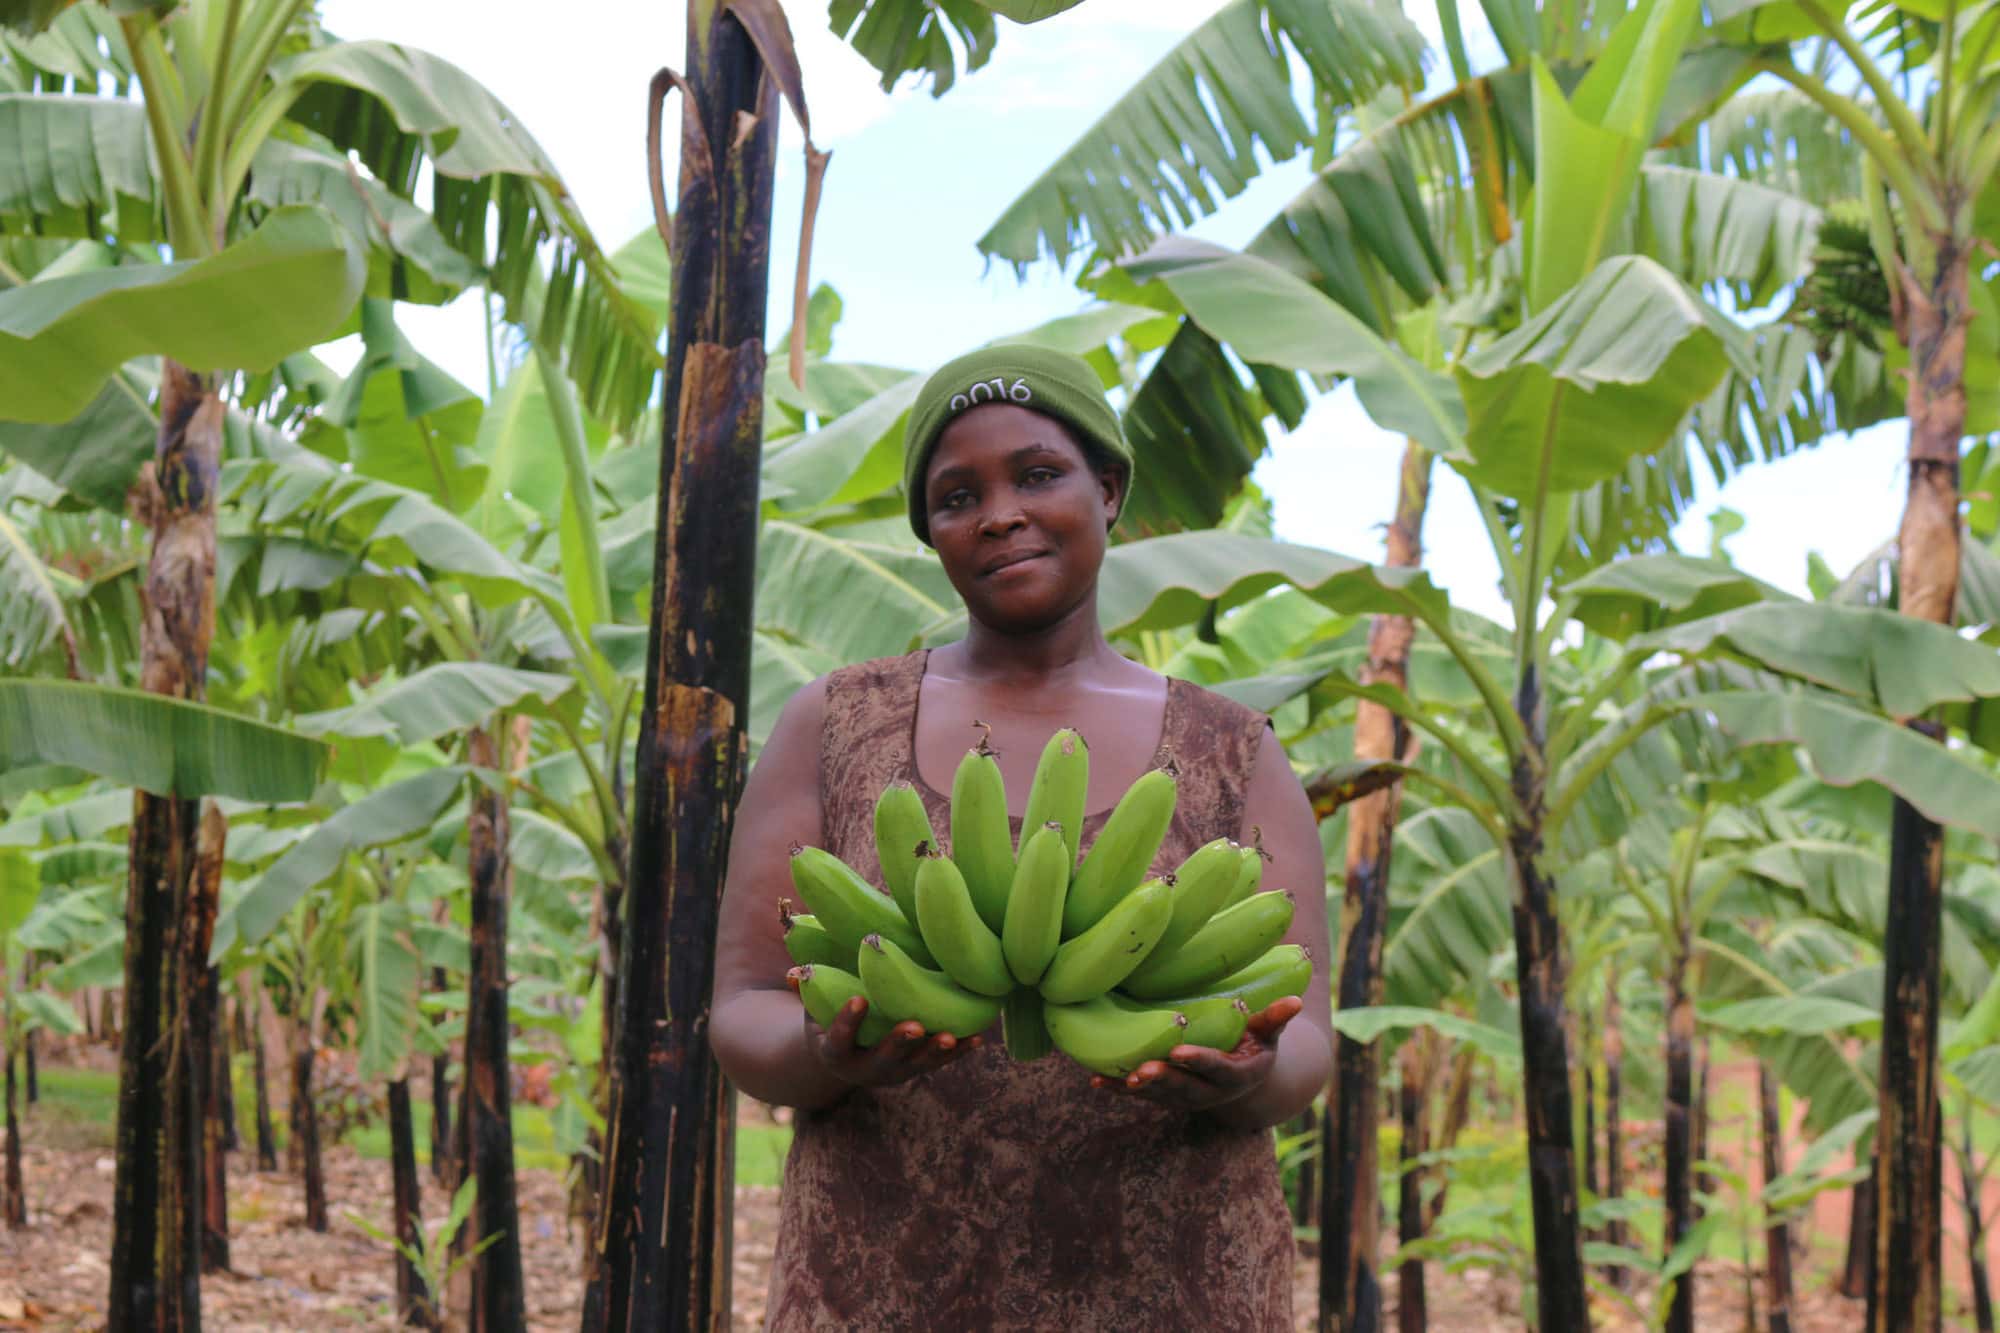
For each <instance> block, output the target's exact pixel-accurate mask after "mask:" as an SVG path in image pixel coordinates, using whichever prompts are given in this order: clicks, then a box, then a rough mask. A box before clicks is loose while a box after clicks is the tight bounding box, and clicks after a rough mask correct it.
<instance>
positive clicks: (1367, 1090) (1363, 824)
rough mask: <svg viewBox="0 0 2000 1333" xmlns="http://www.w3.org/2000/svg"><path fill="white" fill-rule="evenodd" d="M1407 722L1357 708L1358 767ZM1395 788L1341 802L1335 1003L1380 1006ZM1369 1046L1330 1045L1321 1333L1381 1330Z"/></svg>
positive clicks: (1420, 505) (1390, 675)
mask: <svg viewBox="0 0 2000 1333" xmlns="http://www.w3.org/2000/svg"><path fill="white" fill-rule="evenodd" d="M1430 477H1431V456H1430V451H1429V450H1427V449H1425V448H1423V447H1422V446H1421V445H1419V444H1417V443H1416V442H1415V441H1414V440H1412V441H1409V442H1408V443H1406V444H1405V445H1404V447H1403V463H1402V468H1401V470H1400V472H1399V473H1398V485H1397V492H1396V511H1395V516H1394V517H1393V518H1392V519H1391V520H1390V523H1389V533H1388V542H1387V545H1388V551H1387V556H1386V563H1388V564H1389V565H1392V566H1396V567H1399V568H1405V569H1410V568H1415V567H1417V566H1418V565H1420V564H1422V563H1423V527H1424V510H1425V508H1426V506H1427V505H1428V503H1429V500H1430ZM1415 634H1416V627H1415V625H1414V624H1413V623H1412V622H1411V620H1410V619H1409V617H1407V616H1376V617H1375V619H1374V620H1373V621H1372V622H1371V623H1370V625H1369V627H1368V665H1367V667H1366V669H1365V670H1364V671H1363V672H1362V682H1363V683H1364V684H1374V683H1377V682H1387V683H1390V684H1393V685H1395V686H1396V687H1397V688H1399V689H1401V688H1405V687H1407V685H1408V684H1409V667H1410V642H1411V640H1412V639H1413V638H1414V637H1415ZM1409 750H1410V730H1409V725H1408V724H1407V723H1405V722H1404V721H1403V720H1402V719H1401V718H1399V717H1397V716H1396V715H1395V714H1394V713H1391V712H1390V711H1389V710H1388V709H1386V708H1384V707H1382V706H1381V705H1380V704H1377V703H1373V702H1371V701H1369V700H1366V699H1364V700H1362V701H1361V702H1360V704H1359V706H1358V709H1357V711H1356V713H1355V721H1354V757H1355V758H1356V759H1361V760H1367V759H1393V760H1405V759H1407V758H1408V757H1409ZM1402 795H1403V789H1402V784H1401V783H1397V784H1395V785H1392V786H1390V787H1388V788H1386V789H1384V790H1382V791H1378V792H1372V793H1370V794H1369V795H1367V796H1364V797H1361V798H1360V799H1359V800H1356V801H1353V802H1351V803H1350V804H1349V806H1348V816H1347V865H1346V873H1345V881H1344V882H1345V886H1346V887H1345V889H1344V891H1343V893H1342V896H1341V905H1340V991H1339V995H1338V1007H1339V1008H1341V1009H1366V1008H1369V1007H1371V1006H1374V1005H1379V1004H1381V1003H1382V984H1383V983H1382V939H1383V935H1384V932H1385V930H1386V928H1387V924H1388V916H1389V858H1390V853H1391V851H1392V850H1393V848H1394V844H1395V839H1396V816H1397V813H1398V811H1399V809H1400V808H1401V804H1402ZM1379 1054H1380V1053H1379V1052H1378V1051H1377V1049H1376V1047H1375V1044H1374V1043H1373V1042H1360V1041H1356V1040H1354V1039H1353V1038H1352V1037H1349V1036H1348V1035H1347V1034H1346V1033H1341V1034H1339V1035H1338V1036H1337V1037H1335V1039H1334V1056H1333V1083H1332V1087H1331V1089H1330V1091H1329V1093H1328V1096H1327V1115H1328V1116H1329V1117H1331V1119H1332V1123H1333V1129H1332V1134H1331V1136H1330V1140H1331V1145H1332V1152H1331V1154H1330V1155H1329V1156H1328V1157H1327V1159H1326V1175H1325V1181H1326V1187H1325V1189H1324V1190H1323V1191H1322V1192H1321V1199H1322V1200H1323V1203H1322V1217H1321V1221H1320V1250H1319V1253H1320V1267H1319V1300H1320V1328H1321V1330H1322V1333H1334V1331H1337V1333H1362V1331H1363V1330H1367V1331H1368V1333H1372V1331H1373V1330H1375V1329H1378V1328H1380V1327H1381V1324H1382V1287H1381V1281H1380V1279H1379V1277H1378V1276H1377V1274H1376V1271H1375V1265H1376V1262H1377V1250H1378V1247H1379V1244H1380V1239H1381V1238H1380V1232H1379V1229H1378V1228H1379V1225H1380V1221H1379V1219H1380V1217H1381V1212H1382V1208H1381V1200H1380V1197H1379V1195H1378V1193H1377V1185H1376V1172H1375V1139H1376V1131H1377V1119H1376V1117H1377V1116H1378V1115H1379V1113H1380V1112H1379V1107H1380V1104H1381V1077H1382V1075H1381V1062H1380V1058H1379Z"/></svg>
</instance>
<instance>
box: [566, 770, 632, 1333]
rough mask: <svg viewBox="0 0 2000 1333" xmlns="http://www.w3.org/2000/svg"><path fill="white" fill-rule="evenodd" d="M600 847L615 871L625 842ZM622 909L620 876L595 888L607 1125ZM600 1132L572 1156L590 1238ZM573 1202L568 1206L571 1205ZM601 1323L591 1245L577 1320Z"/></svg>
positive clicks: (600, 1278) (597, 1093) (615, 788)
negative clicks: (606, 853)
mask: <svg viewBox="0 0 2000 1333" xmlns="http://www.w3.org/2000/svg"><path fill="white" fill-rule="evenodd" d="M611 790H612V794H613V797H614V799H616V800H617V801H618V802H619V803H620V804H621V805H622V804H623V802H624V799H625V781H624V776H623V773H622V766H621V763H620V761H619V757H618V756H615V755H614V756H612V762H611ZM606 842H607V847H606V851H607V852H608V853H609V859H610V861H611V863H612V864H613V865H616V866H618V867H620V868H621V869H622V868H623V867H624V865H625V858H626V856H627V855H628V854H629V851H630V849H629V848H628V847H626V845H625V840H624V839H623V838H620V837H618V836H617V835H615V834H614V835H612V836H611V837H609V838H607V839H606ZM624 908H625V882H624V879H623V877H622V876H620V877H618V878H615V879H606V880H605V881H604V882H603V883H602V884H600V885H598V889H597V932H596V933H597V942H598V945H597V984H598V1003H599V1004H601V1005H602V1006H603V1012H602V1017H601V1019H600V1022H599V1024H598V1028H599V1032H598V1041H599V1045H598V1053H597V1086H596V1088H594V1089H593V1094H594V1100H595V1101H596V1103H597V1109H598V1114H599V1115H601V1116H603V1117H604V1123H606V1124H607V1125H608V1124H610V1123H611V1109H612V1105H613V1101H612V1087H613V1086H614V1080H613V1078H612V1070H613V1069H614V1067H615V1066H616V1063H617V1056H618V1041H617V1038H618V1033H617V1024H616V1022H615V1021H614V1016H615V1015H616V1014H617V1012H618V990H619V986H620V978H621V977H622V976H623V975H624V965H623V958H624V945H625V937H624V922H623V920H622V919H621V914H622V913H623V911H624ZM604 1158H605V1143H604V1135H603V1133H602V1132H601V1131H600V1130H599V1129H598V1127H597V1126H596V1125H592V1126H591V1127H590V1129H589V1130H588V1132H587V1133H586V1135H585V1137H584V1150H583V1151H582V1152H581V1153H579V1154H578V1155H577V1158H576V1178H577V1186H576V1188H577V1189H578V1191H579V1192H580V1193H581V1194H582V1196H583V1197H582V1199H581V1200H579V1201H577V1202H578V1203H580V1204H581V1205H582V1215H583V1218H584V1220H585V1224H586V1225H587V1227H588V1228H589V1230H588V1231H587V1233H586V1234H588V1235H589V1236H591V1237H593V1238H595V1237H596V1236H597V1235H599V1234H600V1233H601V1232H602V1230H603V1212H604V1203H605V1189H604V1181H605V1178H604ZM574 1206H575V1205H573V1207H574ZM603 1325H604V1254H603V1252H602V1251H601V1250H599V1249H598V1247H597V1246H596V1245H595V1244H590V1245H586V1246H584V1247H583V1324H582V1326H583V1327H584V1328H587V1329H594V1328H601V1327H603Z"/></svg>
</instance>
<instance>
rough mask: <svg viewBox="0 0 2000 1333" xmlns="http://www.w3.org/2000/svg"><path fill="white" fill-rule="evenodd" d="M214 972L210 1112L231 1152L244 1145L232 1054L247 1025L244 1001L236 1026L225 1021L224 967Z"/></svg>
mask: <svg viewBox="0 0 2000 1333" xmlns="http://www.w3.org/2000/svg"><path fill="white" fill-rule="evenodd" d="M210 972H211V973H212V974H213V975H211V976H210V977H209V979H208V986H209V989H210V990H211V991H212V992H213V993H214V995H215V1006H216V1008H215V1014H216V1019H217V1022H216V1027H215V1039H214V1040H213V1041H211V1042H210V1043H209V1053H208V1054H209V1059H208V1095H209V1098H210V1101H209V1116H210V1118H211V1119H213V1120H214V1121H215V1133H216V1134H217V1136H218V1138H219V1141H220V1143H221V1144H222V1151H224V1152H226V1153H230V1152H235V1151H236V1150H237V1149H238V1148H241V1147H242V1146H243V1141H242V1139H241V1138H240V1137H239V1136H238V1134H237V1132H236V1080H235V1076H234V1072H233V1070H232V1068H231V1065H230V1058H231V1056H232V1055H233V1054H234V1052H235V1051H236V1050H238V1049H240V1044H239V1042H238V1040H237V1038H238V1036H239V1034H240V1032H241V1030H242V1026H243V1024H242V1022H241V1021H240V1020H241V1019H242V1016H243V1006H242V1004H240V1003H239V1004H238V1005H237V1006H236V1016H237V1019H238V1020H239V1021H238V1022H237V1023H235V1024H234V1025H233V1027H232V1025H231V1024H229V1023H227V1022H224V1021H222V1016H223V1015H224V1014H226V1013H228V1012H229V1002H228V1000H227V999H226V998H225V997H224V995H223V990H222V974H221V969H219V968H211V969H210Z"/></svg>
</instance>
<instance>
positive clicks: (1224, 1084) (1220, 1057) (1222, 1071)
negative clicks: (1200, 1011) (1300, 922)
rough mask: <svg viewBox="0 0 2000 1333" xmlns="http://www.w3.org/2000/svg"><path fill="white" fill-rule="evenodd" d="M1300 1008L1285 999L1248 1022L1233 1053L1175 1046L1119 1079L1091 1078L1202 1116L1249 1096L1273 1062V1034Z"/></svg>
mask: <svg viewBox="0 0 2000 1333" xmlns="http://www.w3.org/2000/svg"><path fill="white" fill-rule="evenodd" d="M1303 1007H1304V1003H1303V1002H1302V1001H1301V1000H1300V999H1299V998H1298V997H1297V996H1287V997H1286V998H1285V999H1282V1000H1279V1001H1277V1002H1275V1003H1274V1004H1272V1005H1271V1006H1270V1007H1269V1008H1267V1009H1265V1010H1264V1012H1262V1013H1260V1014H1253V1015H1251V1017H1250V1023H1249V1026H1248V1027H1246V1028H1245V1029H1244V1031H1243V1039H1242V1040H1241V1041H1239V1042H1237V1043H1236V1049H1235V1050H1233V1051H1217V1050H1212V1049H1210V1048H1209V1047H1207V1046H1176V1047H1174V1049H1173V1050H1171V1051H1169V1052H1167V1058H1166V1059H1164V1060H1148V1061H1146V1063H1144V1064H1142V1065H1140V1066H1139V1067H1138V1068H1137V1069H1135V1070H1133V1071H1132V1072H1131V1073H1129V1074H1127V1075H1126V1076H1125V1077H1124V1078H1122V1079H1119V1078H1107V1077H1105V1076H1104V1075H1102V1074H1096V1075H1093V1076H1092V1077H1091V1080H1090V1086H1091V1087H1093V1088H1106V1089H1111V1090H1113V1091H1117V1092H1121V1093H1124V1094H1126V1095H1128V1096H1133V1097H1142V1098H1144V1099H1145V1100H1147V1101H1149V1102H1155V1103H1157V1104H1159V1105H1161V1106H1165V1107H1170V1108H1172V1109H1173V1110H1177V1111H1206V1110H1209V1109H1211V1108H1213V1107H1217V1106H1221V1105H1222V1104H1223V1103H1225V1102H1233V1101H1235V1100H1236V1099H1237V1098H1239V1097H1244V1096H1247V1095H1249V1094H1250V1093H1252V1092H1255V1091H1256V1090H1257V1088H1258V1087H1259V1085H1261V1084H1262V1083H1263V1082H1264V1080H1265V1079H1267V1078H1269V1077H1270V1076H1271V1069H1272V1066H1274V1065H1276V1064H1277V1062H1278V1034H1279V1033H1281V1032H1283V1031H1284V1030H1285V1025H1286V1024H1287V1023H1289V1022H1291V1021H1292V1020H1293V1019H1294V1018H1296V1017H1298V1015H1299V1011H1300V1010H1301V1009H1302V1008H1303Z"/></svg>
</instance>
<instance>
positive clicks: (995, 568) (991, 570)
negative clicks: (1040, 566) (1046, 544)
mask: <svg viewBox="0 0 2000 1333" xmlns="http://www.w3.org/2000/svg"><path fill="white" fill-rule="evenodd" d="M1047 554H1048V552H1047V551H1015V552H1013V553H1011V554H1009V555H1003V556H997V557H995V558H994V559H993V560H991V561H989V562H988V563H987V565H986V566H985V567H984V568H983V569H981V570H980V571H979V572H980V574H981V575H982V576H986V575H992V574H998V573H999V572H1000V571H1001V570H1003V569H1013V568H1015V567H1016V566H1018V565H1024V564H1026V563H1027V562H1028V561H1030V560H1039V559H1041V558H1042V557H1043V556H1045V555H1047Z"/></svg>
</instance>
